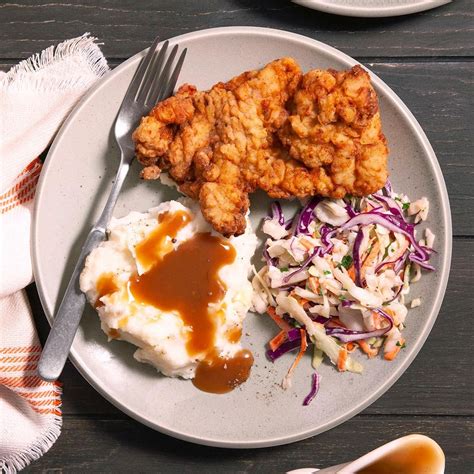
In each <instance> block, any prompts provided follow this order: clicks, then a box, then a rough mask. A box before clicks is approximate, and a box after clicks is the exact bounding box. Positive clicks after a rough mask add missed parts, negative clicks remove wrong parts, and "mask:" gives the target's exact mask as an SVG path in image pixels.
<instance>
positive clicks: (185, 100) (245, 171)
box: [133, 58, 388, 236]
mask: <svg viewBox="0 0 474 474" xmlns="http://www.w3.org/2000/svg"><path fill="white" fill-rule="evenodd" d="M133 138H134V140H135V145H136V155H137V158H138V160H139V161H140V163H142V164H143V165H144V168H143V170H142V173H141V176H142V177H143V178H144V179H156V178H158V177H159V176H160V173H161V171H167V172H168V173H169V175H170V177H171V178H172V179H173V180H174V181H175V182H176V183H177V185H178V188H179V190H180V191H181V192H183V193H184V194H186V195H188V196H190V197H192V198H194V199H197V200H199V203H200V205H201V209H202V213H203V215H204V217H205V219H206V220H207V221H208V222H209V223H211V224H212V226H213V227H214V228H215V229H216V230H217V231H218V232H220V233H222V234H223V235H225V236H229V235H239V234H241V233H243V232H244V230H245V215H246V213H247V211H248V209H249V193H251V192H253V191H255V190H256V189H258V188H260V189H263V190H264V191H265V192H266V193H267V194H268V195H269V196H270V197H272V198H292V197H298V198H305V197H308V196H313V195H321V196H326V197H334V198H340V197H343V196H345V195H346V194H347V193H350V194H353V195H356V196H362V195H367V194H371V193H373V192H375V191H377V190H378V189H380V188H381V187H382V186H383V185H384V184H385V182H386V179H387V155H388V149H387V145H386V140H385V137H384V135H383V133H382V130H381V122H380V115H379V111H378V101H377V96H376V93H375V91H374V89H373V87H372V85H371V83H370V78H369V75H368V73H367V72H366V71H365V70H364V69H363V68H362V67H360V66H354V67H353V68H352V69H350V70H348V71H340V72H338V71H334V70H313V71H310V72H308V73H306V74H304V75H303V74H302V72H301V69H300V67H299V65H298V64H297V63H296V61H295V60H293V59H292V58H282V59H278V60H275V61H273V62H271V63H269V64H268V65H267V66H265V67H264V68H263V69H261V70H256V71H248V72H244V73H243V74H241V75H239V76H237V77H235V78H233V79H232V80H230V81H229V82H226V83H222V82H221V83H218V84H216V85H215V86H213V87H212V88H211V89H210V90H209V91H205V92H201V91H197V90H196V88H195V87H194V86H192V85H188V84H185V85H183V86H182V87H180V88H179V90H178V92H177V93H176V94H175V95H174V96H172V97H170V98H168V99H166V100H164V101H163V102H160V103H158V104H157V105H156V106H155V107H154V108H153V110H152V111H151V112H150V114H149V115H148V116H146V117H143V119H142V120H141V123H140V125H139V126H138V128H137V129H136V130H135V132H134V134H133Z"/></svg>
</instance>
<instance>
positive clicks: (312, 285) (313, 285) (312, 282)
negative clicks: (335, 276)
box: [308, 276, 321, 294]
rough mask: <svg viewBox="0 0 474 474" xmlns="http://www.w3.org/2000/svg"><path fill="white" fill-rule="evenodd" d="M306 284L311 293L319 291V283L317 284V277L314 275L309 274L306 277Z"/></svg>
mask: <svg viewBox="0 0 474 474" xmlns="http://www.w3.org/2000/svg"><path fill="white" fill-rule="evenodd" d="M308 286H309V289H310V290H311V291H312V292H313V293H316V294H318V293H319V288H321V285H320V284H319V281H318V279H317V278H316V277H314V276H311V277H309V278H308Z"/></svg>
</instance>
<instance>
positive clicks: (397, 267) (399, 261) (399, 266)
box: [375, 252, 408, 273]
mask: <svg viewBox="0 0 474 474" xmlns="http://www.w3.org/2000/svg"><path fill="white" fill-rule="evenodd" d="M407 255H408V252H404V253H403V255H400V257H398V258H397V259H395V260H391V261H388V262H382V263H379V264H378V265H377V266H376V267H375V273H378V272H379V271H380V270H381V269H382V268H383V267H385V266H386V265H390V264H394V265H395V266H394V267H393V270H394V272H395V273H398V272H399V271H400V270H401V269H402V267H403V264H404V263H405V260H406V258H407Z"/></svg>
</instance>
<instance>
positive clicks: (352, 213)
mask: <svg viewBox="0 0 474 474" xmlns="http://www.w3.org/2000/svg"><path fill="white" fill-rule="evenodd" d="M345 208H346V212H347V214H349V218H350V219H352V218H353V217H355V216H356V215H357V212H356V211H355V210H354V208H353V207H352V206H351V205H350V204H347V203H346V206H345Z"/></svg>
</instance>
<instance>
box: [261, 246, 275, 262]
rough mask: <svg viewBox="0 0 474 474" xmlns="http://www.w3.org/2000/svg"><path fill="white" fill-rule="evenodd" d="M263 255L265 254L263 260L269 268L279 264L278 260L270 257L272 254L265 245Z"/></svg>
mask: <svg viewBox="0 0 474 474" xmlns="http://www.w3.org/2000/svg"><path fill="white" fill-rule="evenodd" d="M262 254H263V258H264V259H265V263H266V264H267V265H268V266H269V267H276V265H277V263H278V259H276V258H272V257H270V254H269V253H268V247H267V244H265V245H264V247H263V252H262Z"/></svg>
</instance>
